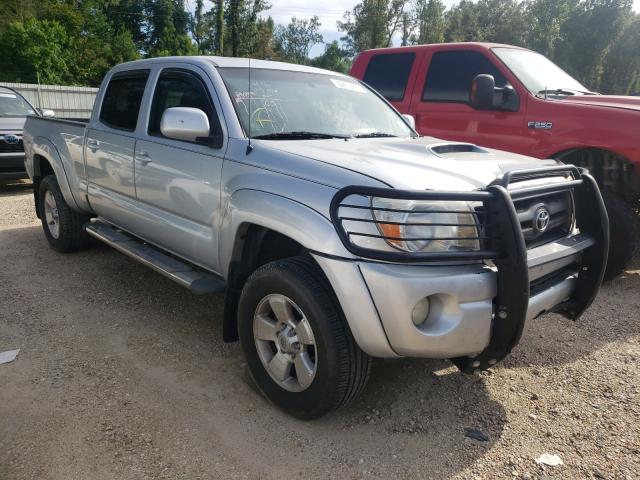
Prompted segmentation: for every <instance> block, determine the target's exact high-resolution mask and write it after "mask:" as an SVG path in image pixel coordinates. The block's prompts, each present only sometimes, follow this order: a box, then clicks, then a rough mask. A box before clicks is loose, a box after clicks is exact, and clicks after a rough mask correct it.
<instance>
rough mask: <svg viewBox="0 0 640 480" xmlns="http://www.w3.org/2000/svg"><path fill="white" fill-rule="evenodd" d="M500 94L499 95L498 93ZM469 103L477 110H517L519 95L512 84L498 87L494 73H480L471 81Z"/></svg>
mask: <svg viewBox="0 0 640 480" xmlns="http://www.w3.org/2000/svg"><path fill="white" fill-rule="evenodd" d="M496 94H499V95H496ZM469 103H470V104H471V106H472V107H473V108H475V109H476V110H505V111H511V112H514V111H517V110H518V108H519V101H518V95H517V93H516V90H515V89H514V88H513V87H512V86H511V85H505V86H504V87H496V81H495V79H494V78H493V75H486V74H482V75H478V76H477V77H476V78H474V79H473V82H472V83H471V91H470V92H469Z"/></svg>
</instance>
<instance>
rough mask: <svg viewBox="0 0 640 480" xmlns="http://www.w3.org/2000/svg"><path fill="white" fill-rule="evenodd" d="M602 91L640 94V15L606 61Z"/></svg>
mask: <svg viewBox="0 0 640 480" xmlns="http://www.w3.org/2000/svg"><path fill="white" fill-rule="evenodd" d="M600 90H601V91H602V93H612V94H613V93H617V94H624V95H639V94H640V15H635V16H634V17H633V18H632V19H631V21H630V22H629V23H628V25H627V26H626V27H625V29H624V30H623V32H622V35H621V36H620V37H619V38H618V40H617V41H616V42H615V43H614V44H613V45H612V46H611V48H610V49H609V52H608V54H607V57H606V59H605V62H604V71H603V74H602V81H601V82H600Z"/></svg>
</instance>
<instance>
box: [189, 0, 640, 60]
mask: <svg viewBox="0 0 640 480" xmlns="http://www.w3.org/2000/svg"><path fill="white" fill-rule="evenodd" d="M358 1H359V0H322V2H321V3H320V2H309V0H272V1H271V2H270V3H271V5H272V6H271V8H270V9H269V10H268V11H267V12H266V14H267V15H270V16H271V17H273V19H274V20H275V22H276V23H280V24H287V23H289V21H290V20H291V17H298V18H308V17H312V16H314V15H317V16H318V17H319V19H320V23H321V25H322V26H321V27H320V33H321V34H322V36H323V38H324V41H325V43H330V42H332V41H334V40H339V39H340V37H342V36H344V33H343V32H338V29H337V28H336V22H337V21H338V20H342V17H343V15H344V12H346V11H347V10H351V9H352V8H353V7H354V6H355V5H356V4H357V3H358ZM443 2H444V4H445V5H446V6H447V7H450V6H451V5H453V4H455V3H458V1H457V0H443ZM187 3H188V4H189V7H190V9H191V10H193V6H194V5H195V1H194V0H187ZM312 4H316V5H318V4H320V6H312ZM205 7H206V8H207V9H208V8H210V7H211V2H207V4H205ZM634 8H635V10H636V11H640V0H634ZM323 51H324V46H323V45H322V44H318V45H315V46H314V47H313V48H312V49H311V52H310V56H311V57H315V56H317V55H320V54H321V53H322V52H323Z"/></svg>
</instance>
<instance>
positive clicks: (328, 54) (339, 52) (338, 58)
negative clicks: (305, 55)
mask: <svg viewBox="0 0 640 480" xmlns="http://www.w3.org/2000/svg"><path fill="white" fill-rule="evenodd" d="M311 65H313V66H314V67H318V68H324V69H325V70H333V71H334V72H340V73H347V72H349V68H351V61H349V56H348V54H347V52H346V51H344V50H343V49H342V48H340V44H339V43H338V42H337V40H334V41H333V42H331V43H327V44H325V48H324V53H323V54H322V55H319V56H317V57H316V58H314V59H312V60H311Z"/></svg>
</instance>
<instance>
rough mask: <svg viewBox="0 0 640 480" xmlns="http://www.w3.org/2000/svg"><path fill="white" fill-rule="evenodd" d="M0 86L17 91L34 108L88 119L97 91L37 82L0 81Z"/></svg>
mask: <svg viewBox="0 0 640 480" xmlns="http://www.w3.org/2000/svg"><path fill="white" fill-rule="evenodd" d="M0 86H1V87H10V88H13V89H14V90H16V91H18V92H19V93H20V94H21V95H23V96H24V97H25V98H26V99H27V100H29V102H30V103H31V104H32V105H33V106H34V107H36V108H40V109H50V110H53V111H54V112H55V113H56V117H57V118H73V119H88V118H89V117H90V116H91V110H92V108H93V102H94V100H95V98H96V95H97V93H98V89H97V88H90V87H71V86H63V85H38V84H37V83H7V82H0Z"/></svg>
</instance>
